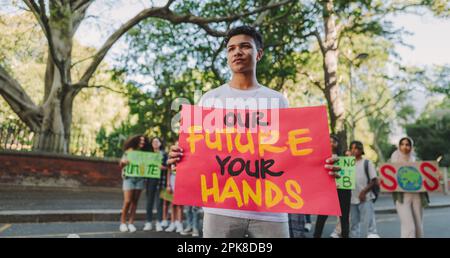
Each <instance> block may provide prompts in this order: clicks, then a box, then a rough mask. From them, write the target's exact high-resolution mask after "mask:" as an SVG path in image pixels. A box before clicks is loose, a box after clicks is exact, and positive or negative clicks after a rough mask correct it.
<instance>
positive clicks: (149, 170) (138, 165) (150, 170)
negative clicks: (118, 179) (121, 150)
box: [125, 151, 162, 178]
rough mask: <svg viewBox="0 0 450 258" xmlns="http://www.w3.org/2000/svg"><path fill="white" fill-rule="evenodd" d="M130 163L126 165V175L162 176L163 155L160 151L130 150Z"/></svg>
mask: <svg viewBox="0 0 450 258" xmlns="http://www.w3.org/2000/svg"><path fill="white" fill-rule="evenodd" d="M127 159H128V161H129V164H128V165H127V166H126V167H125V176H128V177H146V178H160V177H161V164H162V155H161V153H159V152H148V151H129V152H127Z"/></svg>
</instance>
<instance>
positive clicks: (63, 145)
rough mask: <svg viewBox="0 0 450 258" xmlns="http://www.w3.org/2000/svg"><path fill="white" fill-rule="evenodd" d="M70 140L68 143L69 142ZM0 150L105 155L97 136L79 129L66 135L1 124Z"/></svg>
mask: <svg viewBox="0 0 450 258" xmlns="http://www.w3.org/2000/svg"><path fill="white" fill-rule="evenodd" d="M67 141H68V144H67ZM0 150H14V151H42V152H53V153H64V154H71V155H77V156H95V157H104V153H103V151H102V149H101V146H99V144H98V143H97V142H96V140H95V137H86V136H85V135H83V134H82V133H81V132H79V131H73V132H71V134H70V135H68V136H65V135H61V134H56V133H51V132H32V131H31V130H30V129H28V128H27V127H22V126H13V125H8V126H2V125H0Z"/></svg>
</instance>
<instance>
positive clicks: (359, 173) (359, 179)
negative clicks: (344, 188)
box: [351, 159, 377, 204]
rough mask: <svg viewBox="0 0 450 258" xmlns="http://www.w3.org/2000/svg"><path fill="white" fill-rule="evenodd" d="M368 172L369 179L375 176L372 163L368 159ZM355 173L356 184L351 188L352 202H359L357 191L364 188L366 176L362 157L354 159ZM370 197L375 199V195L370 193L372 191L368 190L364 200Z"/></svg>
mask: <svg viewBox="0 0 450 258" xmlns="http://www.w3.org/2000/svg"><path fill="white" fill-rule="evenodd" d="M368 170H369V171H368V172H369V177H370V180H372V179H374V178H376V177H377V172H376V170H375V167H374V165H373V164H372V162H370V160H369V166H368ZM355 173H356V186H355V189H353V190H352V200H351V203H352V204H359V203H360V201H359V193H360V192H361V191H362V190H363V189H364V188H366V186H367V182H368V181H367V176H366V172H365V171H364V159H360V160H357V161H356V165H355ZM372 199H375V195H374V194H373V193H372V191H369V192H368V193H367V195H366V201H370V200H372Z"/></svg>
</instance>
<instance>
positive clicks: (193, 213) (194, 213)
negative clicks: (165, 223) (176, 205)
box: [184, 206, 199, 230]
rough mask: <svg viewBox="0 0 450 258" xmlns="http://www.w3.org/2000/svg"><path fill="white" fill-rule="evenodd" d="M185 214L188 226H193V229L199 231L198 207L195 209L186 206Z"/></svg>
mask: <svg viewBox="0 0 450 258" xmlns="http://www.w3.org/2000/svg"><path fill="white" fill-rule="evenodd" d="M184 209H185V212H186V223H187V225H186V226H188V227H189V226H191V227H192V229H196V230H198V229H199V228H198V222H199V217H198V210H199V208H198V207H194V206H185V207H184Z"/></svg>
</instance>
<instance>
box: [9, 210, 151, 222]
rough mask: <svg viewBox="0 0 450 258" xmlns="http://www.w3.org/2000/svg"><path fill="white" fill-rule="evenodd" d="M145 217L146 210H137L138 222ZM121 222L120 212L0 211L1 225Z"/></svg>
mask: <svg viewBox="0 0 450 258" xmlns="http://www.w3.org/2000/svg"><path fill="white" fill-rule="evenodd" d="M145 215H146V214H145V210H137V211H136V220H144V219H145ZM119 220H120V210H49V211H43V210H37V211H0V223H49V222H95V221H119Z"/></svg>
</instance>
